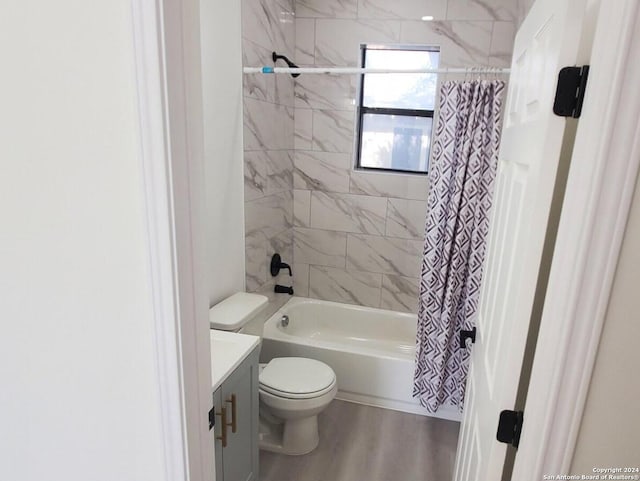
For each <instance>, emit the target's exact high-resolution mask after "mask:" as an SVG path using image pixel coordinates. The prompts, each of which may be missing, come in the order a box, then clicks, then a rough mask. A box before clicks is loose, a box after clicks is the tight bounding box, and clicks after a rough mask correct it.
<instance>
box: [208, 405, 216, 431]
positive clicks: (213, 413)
mask: <svg viewBox="0 0 640 481" xmlns="http://www.w3.org/2000/svg"><path fill="white" fill-rule="evenodd" d="M215 425H216V407H215V406H213V407H212V408H211V410H210V411H209V431H211V430H212V429H213V427H214V426H215Z"/></svg>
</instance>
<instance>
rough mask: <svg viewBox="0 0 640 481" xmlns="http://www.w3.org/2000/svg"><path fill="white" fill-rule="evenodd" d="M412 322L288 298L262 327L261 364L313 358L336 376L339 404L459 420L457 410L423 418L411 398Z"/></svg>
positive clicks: (446, 409) (366, 310) (402, 316)
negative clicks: (286, 320)
mask: <svg viewBox="0 0 640 481" xmlns="http://www.w3.org/2000/svg"><path fill="white" fill-rule="evenodd" d="M285 314H286V315H287V316H288V317H289V325H288V326H287V327H283V326H282V323H281V319H282V316H283V315H285ZM416 321H417V317H416V315H415V314H406V313H401V312H394V311H385V310H382V309H373V308H369V307H360V306H352V305H349V304H340V303H336V302H327V301H319V300H315V299H306V298H301V297H293V298H292V299H291V300H289V302H287V303H286V304H285V305H284V306H282V308H280V309H279V310H278V311H277V312H276V313H275V314H274V315H273V316H271V317H270V318H269V319H268V320H267V322H266V323H265V325H264V333H263V343H262V351H261V360H262V361H263V362H267V361H269V360H270V359H272V358H274V357H283V356H301V357H309V358H312V359H318V360H320V361H323V362H325V363H327V364H328V365H329V366H331V367H332V368H333V370H334V371H335V373H336V377H337V378H338V395H337V398H338V399H344V400H347V401H354V402H359V403H363V404H369V405H373V406H379V407H385V408H389V409H396V410H399V411H405V412H410V413H415V414H424V415H431V416H435V417H439V418H443V419H452V420H455V421H460V419H461V416H460V414H459V413H458V411H457V408H454V407H452V406H444V407H442V408H441V409H440V410H439V411H438V413H436V414H435V415H432V414H428V413H427V412H426V410H425V409H424V408H422V407H421V406H420V404H419V403H418V401H416V400H415V399H414V398H413V397H412V395H411V392H412V388H413V368H414V357H415V343H416V339H415V338H416Z"/></svg>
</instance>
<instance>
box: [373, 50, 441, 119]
mask: <svg viewBox="0 0 640 481" xmlns="http://www.w3.org/2000/svg"><path fill="white" fill-rule="evenodd" d="M438 57H439V53H438V52H430V51H427V50H375V49H367V50H366V55H365V67H370V68H394V69H421V68H424V69H428V68H437V67H438ZM365 77H366V78H365V79H364V92H363V105H364V106H365V107H387V108H398V109H421V110H434V106H435V96H436V84H437V81H438V76H437V74H406V73H398V74H366V76H365Z"/></svg>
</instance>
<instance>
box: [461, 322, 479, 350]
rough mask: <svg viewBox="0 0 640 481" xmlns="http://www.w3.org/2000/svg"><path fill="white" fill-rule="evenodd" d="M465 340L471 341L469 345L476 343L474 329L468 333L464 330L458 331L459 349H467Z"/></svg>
mask: <svg viewBox="0 0 640 481" xmlns="http://www.w3.org/2000/svg"><path fill="white" fill-rule="evenodd" d="M467 339H471V344H474V343H475V342H476V328H475V327H474V328H473V329H471V330H470V331H465V330H464V329H463V330H461V331H460V349H465V348H466V347H467Z"/></svg>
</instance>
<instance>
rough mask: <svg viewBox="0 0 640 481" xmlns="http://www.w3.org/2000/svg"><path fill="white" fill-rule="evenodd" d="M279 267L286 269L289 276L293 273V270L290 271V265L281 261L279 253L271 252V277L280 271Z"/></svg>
mask: <svg viewBox="0 0 640 481" xmlns="http://www.w3.org/2000/svg"><path fill="white" fill-rule="evenodd" d="M280 269H288V270H289V277H291V276H292V275H293V272H291V266H290V265H289V264H287V263H285V262H282V258H281V257H280V254H273V257H271V275H272V276H273V277H275V276H277V275H278V274H279V273H280Z"/></svg>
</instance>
